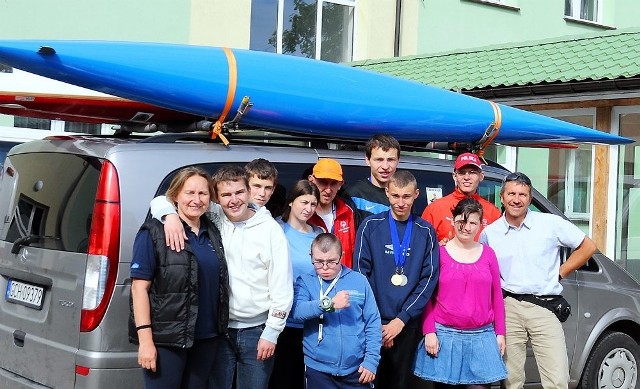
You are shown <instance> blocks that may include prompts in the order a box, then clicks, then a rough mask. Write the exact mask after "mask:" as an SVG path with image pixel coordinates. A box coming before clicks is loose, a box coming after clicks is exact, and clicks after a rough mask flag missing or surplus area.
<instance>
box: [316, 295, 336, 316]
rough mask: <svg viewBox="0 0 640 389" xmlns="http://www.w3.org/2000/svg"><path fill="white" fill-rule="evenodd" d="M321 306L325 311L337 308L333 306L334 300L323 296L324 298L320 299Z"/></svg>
mask: <svg viewBox="0 0 640 389" xmlns="http://www.w3.org/2000/svg"><path fill="white" fill-rule="evenodd" d="M320 308H322V310H323V311H325V312H333V311H335V310H336V309H335V308H334V307H333V300H331V298H329V297H323V298H322V300H320Z"/></svg>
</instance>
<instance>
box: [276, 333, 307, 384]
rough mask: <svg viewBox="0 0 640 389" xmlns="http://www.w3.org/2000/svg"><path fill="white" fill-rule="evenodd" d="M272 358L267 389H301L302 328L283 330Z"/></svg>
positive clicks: (302, 369)
mask: <svg viewBox="0 0 640 389" xmlns="http://www.w3.org/2000/svg"><path fill="white" fill-rule="evenodd" d="M274 357H275V360H274V364H273V372H272V373H271V378H270V379H269V389H303V388H304V354H303V353H302V328H293V327H285V328H284V331H282V333H281V334H280V336H278V344H277V345H276V352H275V354H274Z"/></svg>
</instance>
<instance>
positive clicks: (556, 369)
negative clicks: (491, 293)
mask: <svg viewBox="0 0 640 389" xmlns="http://www.w3.org/2000/svg"><path fill="white" fill-rule="evenodd" d="M504 303H505V311H506V322H507V336H506V341H507V351H506V353H505V363H506V365H507V371H508V374H509V375H508V376H507V378H506V379H505V380H504V382H503V386H504V387H505V388H506V389H521V388H522V387H523V385H524V382H525V372H524V365H525V359H526V357H527V341H528V340H530V341H531V347H532V349H533V354H534V355H535V357H536V363H537V365H538V371H539V372H540V380H541V383H542V387H543V388H545V389H552V388H554V389H567V387H568V385H569V361H568V359H567V346H566V343H565V340H564V331H563V330H562V324H561V323H560V321H559V320H558V318H557V317H556V316H555V315H554V314H553V313H552V312H551V311H549V310H548V309H546V308H543V307H541V306H538V305H535V304H532V303H529V302H526V301H518V300H516V299H514V298H512V297H507V298H505V300H504Z"/></svg>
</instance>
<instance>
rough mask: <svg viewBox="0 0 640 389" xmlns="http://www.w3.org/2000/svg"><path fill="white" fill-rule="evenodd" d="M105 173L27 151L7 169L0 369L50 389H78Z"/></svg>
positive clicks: (88, 161) (1, 211)
mask: <svg viewBox="0 0 640 389" xmlns="http://www.w3.org/2000/svg"><path fill="white" fill-rule="evenodd" d="M100 169H101V163H100V161H99V160H98V159H97V158H95V157H86V156H81V155H74V154H64V153H25V154H14V155H10V156H9V157H8V158H7V160H6V163H5V165H4V167H3V171H2V174H3V177H2V185H1V186H0V218H2V219H1V220H2V223H1V225H0V291H2V295H3V296H2V298H0V350H2V352H1V353H0V368H2V369H5V370H7V371H10V372H11V373H14V374H17V375H19V376H22V377H24V378H26V379H29V380H31V381H35V382H37V383H40V384H42V385H45V386H48V387H56V388H72V387H74V382H75V356H76V352H77V350H78V343H79V334H80V319H81V309H82V299H83V288H84V282H85V269H86V263H87V247H88V237H89V229H90V226H91V220H92V213H93V209H94V202H95V198H96V190H97V187H98V179H99V176H100ZM60 172H64V173H63V174H60Z"/></svg>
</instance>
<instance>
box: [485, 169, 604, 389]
mask: <svg viewBox="0 0 640 389" xmlns="http://www.w3.org/2000/svg"><path fill="white" fill-rule="evenodd" d="M531 189H532V185H531V180H530V179H529V177H527V176H526V175H525V174H523V173H511V174H509V175H508V176H506V177H505V179H504V181H503V184H502V189H501V190H500V200H501V201H502V205H503V206H504V208H505V212H504V215H503V216H502V217H501V218H500V219H498V220H496V221H495V222H494V223H492V224H491V225H489V226H488V227H487V228H485V229H484V230H483V231H482V234H481V235H480V242H481V243H484V244H488V245H489V246H491V248H493V250H494V251H495V252H496V255H497V257H498V263H499V264H500V276H501V278H502V289H503V293H504V295H505V311H506V323H507V336H506V340H507V351H506V354H505V363H506V365H507V370H508V371H509V375H508V376H507V378H506V380H505V381H504V385H505V387H506V388H507V389H515V388H518V389H520V388H522V387H523V385H524V381H525V374H524V364H525V360H526V346H527V341H531V346H532V348H533V352H534V355H535V357H536V362H537V364H538V370H539V372H540V379H541V382H542V386H543V387H544V388H545V389H549V388H558V389H559V388H563V389H566V388H567V386H568V384H569V363H568V360H567V349H566V343H565V338H564V332H563V330H562V324H561V323H560V320H559V319H558V318H557V317H556V315H555V314H554V313H553V312H551V310H549V309H547V308H545V307H544V305H545V304H546V303H547V302H548V301H549V300H550V299H553V298H554V296H558V295H560V294H561V293H562V285H561V284H560V280H561V279H562V278H566V277H568V276H569V275H570V274H571V273H573V272H574V271H575V270H577V269H579V268H580V267H581V266H582V265H584V264H585V263H586V262H587V261H588V260H589V258H591V256H592V255H593V253H594V252H595V250H596V246H595V244H594V243H593V241H592V240H591V239H589V238H588V237H587V236H586V235H585V233H584V232H582V231H581V230H580V229H579V228H578V227H576V226H575V225H573V224H572V223H571V222H569V221H568V220H565V219H563V218H561V217H560V216H556V215H552V214H547V213H540V212H535V211H531V210H529V205H530V204H531ZM564 247H568V248H570V249H572V250H573V252H572V253H571V255H570V256H569V258H567V260H566V261H565V262H564V263H562V264H561V263H560V262H561V261H560V254H561V250H562V249H563V248H564Z"/></svg>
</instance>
